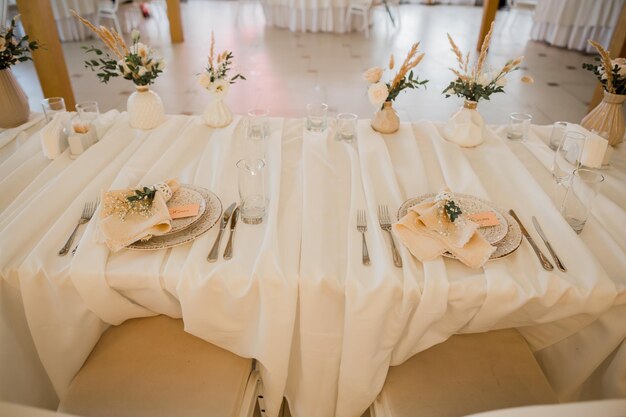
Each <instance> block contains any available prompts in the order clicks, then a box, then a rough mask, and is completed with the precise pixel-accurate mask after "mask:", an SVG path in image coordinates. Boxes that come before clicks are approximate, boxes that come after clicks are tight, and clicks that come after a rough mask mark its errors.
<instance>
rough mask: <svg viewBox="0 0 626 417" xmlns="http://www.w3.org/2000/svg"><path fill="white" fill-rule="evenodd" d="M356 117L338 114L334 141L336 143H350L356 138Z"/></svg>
mask: <svg viewBox="0 0 626 417" xmlns="http://www.w3.org/2000/svg"><path fill="white" fill-rule="evenodd" d="M358 118H359V117H358V116H357V115H356V114H352V113H339V114H338V115H337V131H336V132H335V139H336V140H338V141H344V142H352V141H353V140H354V138H356V125H357V120H358Z"/></svg>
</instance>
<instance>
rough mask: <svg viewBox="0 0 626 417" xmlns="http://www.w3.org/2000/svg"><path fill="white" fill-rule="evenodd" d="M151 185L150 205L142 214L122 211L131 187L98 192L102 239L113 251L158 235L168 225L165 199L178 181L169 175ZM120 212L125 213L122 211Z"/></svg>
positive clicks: (169, 218)
mask: <svg viewBox="0 0 626 417" xmlns="http://www.w3.org/2000/svg"><path fill="white" fill-rule="evenodd" d="M153 187H154V188H155V189H156V193H155V194H154V200H153V201H152V207H151V208H150V209H149V211H148V212H144V213H143V214H140V213H137V212H134V211H132V212H126V209H127V207H126V206H125V203H126V201H127V197H128V196H132V195H134V194H135V190H134V189H126V190H110V191H103V192H102V196H101V201H102V202H103V208H102V210H100V219H99V220H100V222H99V227H100V232H101V233H102V236H103V238H104V242H105V243H106V244H107V246H108V247H109V249H111V251H113V252H117V251H119V250H120V249H122V248H124V247H126V246H128V245H130V244H131V243H133V242H136V241H138V240H140V239H149V238H151V237H152V236H158V235H162V234H165V233H167V232H169V231H170V230H171V229H172V224H171V222H172V218H171V217H170V213H169V211H168V209H167V205H166V203H167V201H168V200H169V199H170V198H171V197H172V194H173V193H175V192H176V191H177V190H178V188H180V184H179V183H178V181H177V180H175V179H172V180H168V181H166V182H164V183H158V184H155V185H154V186H153ZM142 188H143V187H142ZM123 213H126V214H125V215H122V214H123Z"/></svg>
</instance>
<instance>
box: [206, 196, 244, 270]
mask: <svg viewBox="0 0 626 417" xmlns="http://www.w3.org/2000/svg"><path fill="white" fill-rule="evenodd" d="M238 219H239V207H237V203H232V204H231V205H230V206H228V208H227V209H226V211H225V212H224V214H223V215H222V220H221V223H220V230H219V232H218V233H217V237H216V238H215V243H213V248H211V252H209V256H207V258H206V260H207V261H209V262H215V261H217V258H218V257H219V250H220V242H221V240H222V234H223V233H224V230H226V226H227V225H228V221H229V220H231V222H230V236H229V238H228V243H227V244H226V250H225V251H224V259H230V258H232V257H233V235H234V233H235V227H236V226H237V220H238Z"/></svg>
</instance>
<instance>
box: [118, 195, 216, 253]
mask: <svg viewBox="0 0 626 417" xmlns="http://www.w3.org/2000/svg"><path fill="white" fill-rule="evenodd" d="M184 187H185V188H187V189H191V190H193V191H195V192H197V193H199V194H200V195H201V196H202V198H203V199H204V202H205V210H204V213H202V215H201V216H200V218H199V219H198V220H196V221H195V222H194V223H192V224H190V225H189V226H187V227H186V228H184V229H182V230H179V231H178V232H176V233H169V234H166V235H162V236H153V237H152V238H151V239H150V240H147V241H137V242H135V243H131V244H130V245H128V246H127V248H128V249H135V250H156V249H165V248H172V247H174V246H179V245H184V244H185V243H188V242H191V241H192V240H194V239H197V238H198V237H199V236H201V235H202V234H203V233H205V232H207V231H208V230H210V229H211V228H212V227H213V226H215V224H217V221H218V220H219V219H220V217H221V216H222V202H221V201H220V199H219V198H218V197H217V196H216V195H215V194H213V193H212V192H211V191H209V190H207V189H204V188H202V187H197V186H195V185H189V184H185V185H184Z"/></svg>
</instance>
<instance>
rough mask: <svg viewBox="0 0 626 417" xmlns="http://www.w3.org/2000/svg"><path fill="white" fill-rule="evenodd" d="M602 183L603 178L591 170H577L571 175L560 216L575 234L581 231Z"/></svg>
mask: <svg viewBox="0 0 626 417" xmlns="http://www.w3.org/2000/svg"><path fill="white" fill-rule="evenodd" d="M602 181H604V176H603V175H602V174H600V173H599V172H596V171H593V170H591V169H586V168H579V169H577V170H575V171H574V173H573V174H572V177H571V179H570V185H569V189H568V190H567V193H566V194H565V199H564V200H563V204H562V205H561V214H562V215H563V218H564V219H565V220H566V221H567V223H568V224H569V225H570V226H572V229H574V231H575V232H576V233H579V234H580V232H582V231H583V228H584V227H585V223H586V222H587V218H588V217H589V212H590V211H591V205H592V204H593V200H594V199H595V197H596V195H597V194H598V188H599V187H600V184H601V183H602Z"/></svg>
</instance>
